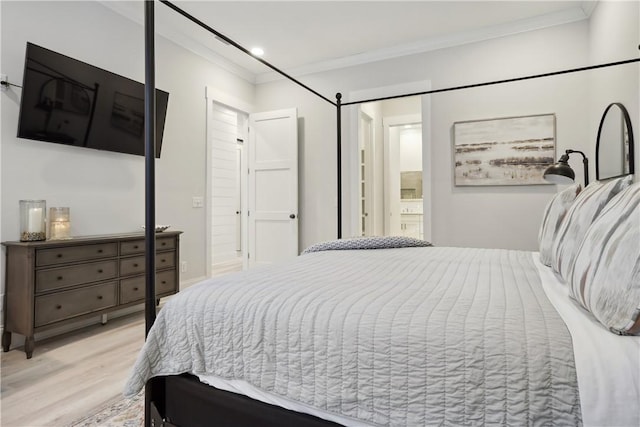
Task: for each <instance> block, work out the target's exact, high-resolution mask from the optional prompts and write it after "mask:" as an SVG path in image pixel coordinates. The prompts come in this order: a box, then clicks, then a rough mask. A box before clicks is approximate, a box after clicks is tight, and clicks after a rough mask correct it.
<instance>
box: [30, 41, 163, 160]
mask: <svg viewBox="0 0 640 427" xmlns="http://www.w3.org/2000/svg"><path fill="white" fill-rule="evenodd" d="M168 101H169V94H168V93H167V92H164V91H162V90H159V89H156V122H155V126H156V152H155V157H157V158H159V157H160V151H161V148H162V136H163V132H164V123H165V118H166V114H167V104H168ZM18 138H26V139H33V140H38V141H46V142H54V143H58V144H65V145H73V146H77V147H86V148H94V149H97V150H107V151H116V152H120V153H128V154H136V155H141V156H144V152H145V144H144V85H143V84H142V83H140V82H137V81H135V80H131V79H129V78H126V77H123V76H120V75H118V74H115V73H112V72H110V71H106V70H103V69H102V68H98V67H94V66H93V65H89V64H87V63H85V62H82V61H78V60H76V59H73V58H70V57H68V56H65V55H62V54H60V53H57V52H54V51H52V50H49V49H46V48H43V47H41V46H37V45H35V44H33V43H27V51H26V56H25V67H24V77H23V83H22V99H21V101H20V118H19V120H18Z"/></svg>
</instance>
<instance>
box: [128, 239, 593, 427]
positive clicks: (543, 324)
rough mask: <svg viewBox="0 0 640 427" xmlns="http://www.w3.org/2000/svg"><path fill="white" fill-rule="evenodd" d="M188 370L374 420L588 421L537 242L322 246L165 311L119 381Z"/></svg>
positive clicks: (226, 280)
mask: <svg viewBox="0 0 640 427" xmlns="http://www.w3.org/2000/svg"><path fill="white" fill-rule="evenodd" d="M184 372H191V373H194V374H212V375H218V376H220V377H223V378H228V379H242V380H245V381H247V382H249V383H251V384H253V385H254V386H256V387H258V388H260V389H262V390H265V391H268V392H271V393H274V394H277V395H280V396H284V397H286V398H289V399H293V400H297V401H300V402H303V403H305V404H308V405H312V406H314V407H317V408H320V409H323V410H325V411H328V412H331V413H335V414H341V415H342V416H345V417H349V418H353V419H357V420H360V421H364V422H366V423H370V424H372V425H392V426H420V425H451V426H461V425H508V426H516V425H517V426H525V425H563V426H569V425H571V426H573V425H581V424H582V419H581V410H580V399H579V392H578V388H577V380H576V372H575V365H574V356H573V349H572V343H571V336H570V334H569V332H568V331H567V328H566V326H565V325H564V323H563V321H562V320H561V318H560V317H559V316H558V314H557V313H556V311H555V310H554V308H553V307H552V305H551V303H550V302H549V301H548V299H547V297H546V295H545V294H544V291H543V290H542V287H541V283H540V279H539V277H538V273H537V270H536V268H535V266H534V264H533V261H532V257H531V254H530V253H529V252H521V251H509V250H497V249H496V250H488V249H473V248H439V247H433V248H402V249H381V250H375V251H364V250H353V251H321V252H315V253H310V254H307V255H304V256H300V257H298V258H296V259H295V260H293V261H291V262H288V263H285V264H281V265H273V266H268V267H264V268H257V269H254V270H249V271H246V272H243V273H239V274H235V275H229V276H222V277H219V278H216V279H212V280H209V281H205V282H202V283H200V284H198V285H195V286H192V287H191V288H189V289H187V290H185V291H183V292H181V293H180V294H178V295H176V296H174V297H172V298H171V299H170V300H169V301H168V302H167V303H166V304H165V306H164V307H163V308H162V310H161V311H160V313H159V315H158V318H157V320H156V322H155V324H154V326H153V328H152V329H151V331H150V333H149V336H148V339H147V341H146V343H145V345H144V348H143V349H142V352H141V353H140V355H139V357H138V359H137V362H136V364H135V366H134V369H133V371H132V373H131V376H130V377H129V379H128V382H127V384H126V388H125V394H126V395H128V396H132V395H134V394H136V393H137V392H138V391H139V390H140V389H141V388H142V387H143V386H144V384H145V382H146V381H147V380H148V379H149V378H151V377H153V376H158V375H172V374H180V373H184Z"/></svg>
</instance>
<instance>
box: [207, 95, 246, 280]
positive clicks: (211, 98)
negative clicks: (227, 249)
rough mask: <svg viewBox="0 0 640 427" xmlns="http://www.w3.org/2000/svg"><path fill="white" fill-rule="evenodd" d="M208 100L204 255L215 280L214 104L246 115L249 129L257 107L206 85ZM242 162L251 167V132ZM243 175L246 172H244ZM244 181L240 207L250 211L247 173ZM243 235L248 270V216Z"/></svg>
mask: <svg viewBox="0 0 640 427" xmlns="http://www.w3.org/2000/svg"><path fill="white" fill-rule="evenodd" d="M204 97H205V104H206V106H205V129H206V131H205V147H206V155H205V175H206V177H205V188H204V194H205V199H204V201H205V203H204V208H205V247H204V253H205V275H206V277H211V276H212V275H213V271H212V264H213V262H212V261H213V249H212V238H211V233H212V228H213V212H212V209H211V203H209V202H210V200H211V199H210V198H211V191H212V187H213V171H212V169H211V163H210V162H211V160H210V159H211V155H212V152H213V147H212V144H211V143H210V141H211V136H212V133H213V129H211V128H210V126H209V114H210V108H211V104H212V103H213V102H215V103H217V104H219V105H221V106H223V107H225V108H229V109H231V110H235V111H236V112H237V113H239V114H243V115H245V116H246V118H247V121H246V125H247V127H248V125H249V114H251V113H252V112H253V110H254V108H253V106H252V105H251V104H248V103H246V102H244V101H242V100H239V99H237V98H235V97H234V96H232V95H230V94H227V93H225V92H222V91H220V90H218V89H216V88H213V87H211V86H205V91H204ZM242 146H243V147H242V159H241V162H242V164H243V165H246V164H247V152H248V150H249V149H250V146H249V135H248V130H247V133H246V134H245V135H244V141H243V144H242ZM241 172H242V171H241ZM240 176H241V182H240V188H241V189H240V194H241V198H240V204H241V206H242V209H241V210H242V211H246V209H247V204H248V198H247V193H248V191H247V185H248V182H247V175H246V173H241V174H240ZM241 218H242V219H241V223H240V224H241V225H240V228H241V234H242V243H241V244H242V268H243V269H246V268H247V250H246V248H248V247H249V236H248V234H249V233H247V230H248V224H247V216H246V215H241Z"/></svg>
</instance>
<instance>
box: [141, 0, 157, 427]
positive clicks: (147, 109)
mask: <svg viewBox="0 0 640 427" xmlns="http://www.w3.org/2000/svg"><path fill="white" fill-rule="evenodd" d="M153 2H154V0H145V2H144V6H145V8H144V18H145V20H144V29H145V37H144V45H145V61H144V66H145V80H144V83H145V86H144V117H145V120H144V144H145V203H144V207H145V220H144V224H145V233H144V234H145V271H146V282H145V337H146V336H147V334H148V333H149V329H151V326H152V325H153V322H154V321H155V320H156V292H155V290H156V286H155V285H156V284H155V281H156V280H155V279H156V275H155V274H154V273H155V271H156V265H155V264H156V260H155V258H156V257H155V253H156V239H155V237H156V236H155V228H156V227H155V223H156V219H155V155H156V134H155V129H156V125H155V118H156V97H155V95H156V92H155V88H156V81H155V65H156V59H155V46H154V39H155V34H154V33H155V17H154V3H153ZM144 395H145V405H144V423H145V426H146V427H150V426H151V424H152V422H151V401H152V397H153V390H152V386H151V383H150V382H147V385H146V386H145V393H144Z"/></svg>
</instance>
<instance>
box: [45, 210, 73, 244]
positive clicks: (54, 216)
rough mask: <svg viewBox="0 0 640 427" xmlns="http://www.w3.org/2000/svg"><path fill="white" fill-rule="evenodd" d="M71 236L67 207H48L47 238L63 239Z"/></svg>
mask: <svg viewBox="0 0 640 427" xmlns="http://www.w3.org/2000/svg"><path fill="white" fill-rule="evenodd" d="M70 238H71V217H70V215H69V208H50V209H49V239H51V240H65V239H70Z"/></svg>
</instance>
